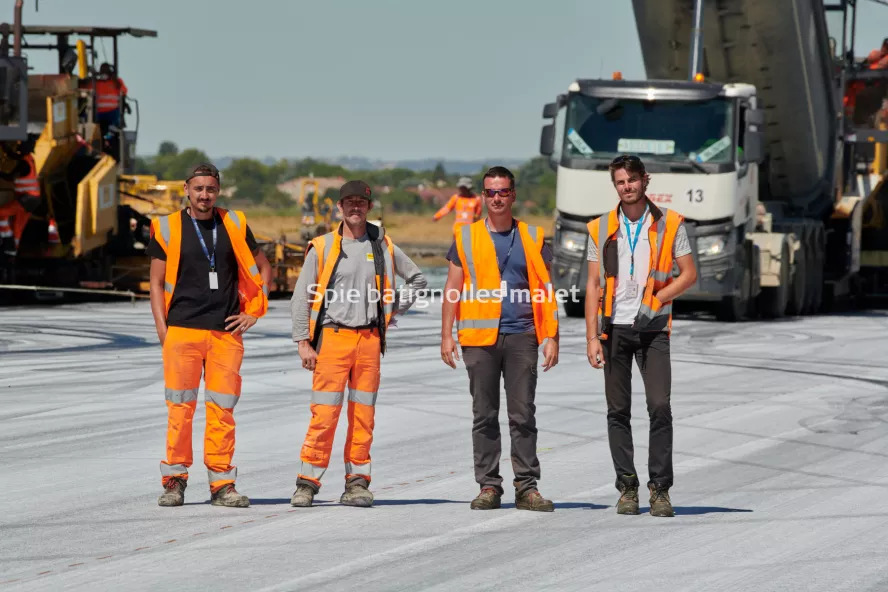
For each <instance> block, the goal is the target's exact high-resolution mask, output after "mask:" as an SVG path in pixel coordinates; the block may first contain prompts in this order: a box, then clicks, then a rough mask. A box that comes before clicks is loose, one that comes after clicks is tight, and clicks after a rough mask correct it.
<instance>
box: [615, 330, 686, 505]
mask: <svg viewBox="0 0 888 592" xmlns="http://www.w3.org/2000/svg"><path fill="white" fill-rule="evenodd" d="M602 349H603V353H604V361H605V365H604V369H603V370H604V394H605V398H606V399H607V437H608V442H609V444H610V451H611V458H612V459H613V463H614V470H615V471H616V474H617V480H616V483H615V485H616V487H617V489H620V484H621V482H622V483H625V484H632V485H636V486H637V485H638V476H637V473H636V471H635V462H634V449H633V446H632V428H631V426H630V423H629V422H630V418H631V416H632V414H631V405H632V360H633V358H634V360H635V363H636V364H638V368H639V370H641V377H642V380H643V381H644V391H645V399H646V400H647V411H648V416H649V418H650V434H649V440H650V441H649V448H648V478H649V481H648V484H651V483H657V484H661V485H664V486H666V487H671V486H672V479H673V474H672V407H671V403H670V396H671V390H672V364H671V361H670V355H669V336H668V335H667V334H666V333H665V332H662V331H656V332H639V331H636V330H634V329H632V327H631V326H630V325H614V326H613V329H612V330H611V332H610V337H609V338H608V339H607V340H605V341H604V342H603V348H602Z"/></svg>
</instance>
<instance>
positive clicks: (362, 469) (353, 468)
mask: <svg viewBox="0 0 888 592" xmlns="http://www.w3.org/2000/svg"><path fill="white" fill-rule="evenodd" d="M370 464H371V463H364V464H362V465H359V464H358V463H350V462H347V463H345V474H346V475H367V476H368V477H369V476H370Z"/></svg>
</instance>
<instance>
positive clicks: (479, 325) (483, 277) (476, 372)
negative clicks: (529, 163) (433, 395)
mask: <svg viewBox="0 0 888 592" xmlns="http://www.w3.org/2000/svg"><path fill="white" fill-rule="evenodd" d="M482 183H483V187H484V194H483V195H484V199H485V201H486V204H487V218H485V219H483V220H479V221H477V222H474V223H473V224H471V225H468V226H463V227H462V228H458V229H456V230H455V231H454V242H453V245H452V246H451V247H450V252H449V253H448V255H447V259H448V260H449V261H450V266H449V270H448V273H447V282H446V285H445V290H444V303H443V309H442V323H441V358H442V359H443V360H444V363H446V364H447V365H448V366H450V367H451V368H456V364H455V363H454V361H453V358H454V356H455V357H456V359H457V360H458V359H459V353H458V352H457V349H456V343H455V342H454V340H453V321H454V317H456V320H457V336H458V339H459V343H460V345H461V346H462V350H463V357H464V359H465V365H466V370H467V371H468V374H469V391H470V394H471V396H472V414H473V416H474V420H473V424H472V447H473V449H474V466H475V480H476V481H477V483H478V484H479V486H480V487H481V491H480V493H479V494H478V496H477V497H476V498H475V499H474V500H473V501H472V503H471V508H472V509H477V510H491V509H495V508H499V507H500V505H501V498H502V495H503V493H504V492H503V487H502V481H503V479H502V477H501V476H500V472H499V461H500V457H501V456H502V455H501V449H502V445H501V443H500V428H499V408H500V378H501V377H502V379H503V380H504V383H505V389H506V405H507V409H508V415H509V427H510V435H511V444H512V470H513V472H514V475H515V479H514V481H513V485H514V487H515V507H516V508H518V509H519V510H535V511H543V512H552V511H554V509H555V506H554V505H553V504H552V502H551V501H550V500H547V499H544V498H543V496H542V495H541V494H540V492H539V491H538V489H537V480H538V479H539V478H540V463H539V459H538V458H537V427H536V417H535V409H536V408H535V406H534V399H535V397H536V386H537V364H538V362H539V345H540V344H544V347H543V355H544V358H545V359H544V361H543V364H542V366H543V371H544V372H545V371H548V370H549V369H551V368H553V367H554V366H555V365H556V364H557V363H558V339H559V338H558V303H557V301H556V300H555V295H554V293H553V292H552V287H551V283H550V279H549V278H550V264H551V261H552V254H551V251H550V249H549V247H548V245H546V244H545V243H544V242H543V238H544V236H543V234H544V233H543V229H542V228H540V227H538V226H528V225H527V224H526V223H525V222H521V221H519V220H516V219H515V218H514V217H513V216H512V207H513V205H514V204H515V177H514V176H513V174H512V173H511V171H509V170H508V169H507V168H505V167H498V166H497V167H493V168H491V169H490V170H488V171H487V172H486V173H485V174H484V178H483V179H482ZM501 289H505V294H503V293H502V292H501V291H500V290H501ZM497 291H500V292H497ZM485 292H486V294H487V295H486V296H485V295H484V294H485ZM497 294H498V295H497Z"/></svg>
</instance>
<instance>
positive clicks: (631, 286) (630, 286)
mask: <svg viewBox="0 0 888 592" xmlns="http://www.w3.org/2000/svg"><path fill="white" fill-rule="evenodd" d="M636 296H638V284H637V283H636V282H633V281H630V282H627V283H626V298H635V297H636Z"/></svg>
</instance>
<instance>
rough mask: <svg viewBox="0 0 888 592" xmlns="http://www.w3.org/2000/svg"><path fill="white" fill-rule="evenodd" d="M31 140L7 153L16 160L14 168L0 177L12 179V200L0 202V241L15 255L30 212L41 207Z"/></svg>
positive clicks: (7, 252) (38, 182)
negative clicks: (0, 203)
mask: <svg viewBox="0 0 888 592" xmlns="http://www.w3.org/2000/svg"><path fill="white" fill-rule="evenodd" d="M33 146H34V143H33V141H32V140H29V141H28V142H23V143H21V144H19V145H18V147H17V148H15V149H13V150H14V151H13V152H12V153H7V155H8V156H9V157H10V158H11V159H12V160H13V161H14V162H15V166H14V167H13V169H12V170H11V171H9V172H6V173H0V178H3V179H5V180H7V181H9V180H12V181H13V185H14V189H13V199H11V200H10V201H9V202H7V203H5V204H3V205H0V243H2V248H3V252H4V254H6V255H9V256H11V257H15V256H17V255H18V249H19V245H20V244H21V238H22V235H23V234H24V232H25V227H26V226H27V225H28V221H29V220H30V219H31V213H33V212H34V211H36V210H37V208H38V207H39V206H40V202H41V196H40V180H39V179H38V178H37V165H36V163H35V162H34V155H33V154H32V153H31V150H32V149H33Z"/></svg>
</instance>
